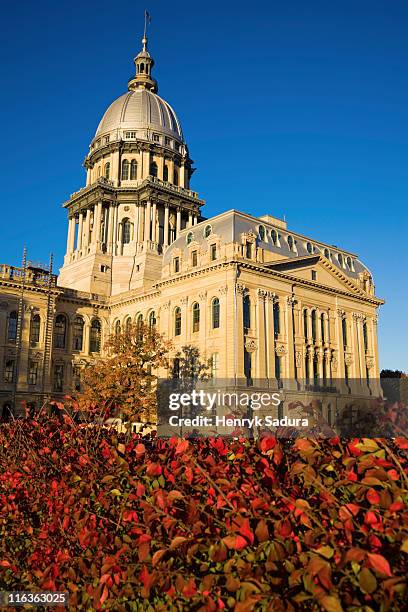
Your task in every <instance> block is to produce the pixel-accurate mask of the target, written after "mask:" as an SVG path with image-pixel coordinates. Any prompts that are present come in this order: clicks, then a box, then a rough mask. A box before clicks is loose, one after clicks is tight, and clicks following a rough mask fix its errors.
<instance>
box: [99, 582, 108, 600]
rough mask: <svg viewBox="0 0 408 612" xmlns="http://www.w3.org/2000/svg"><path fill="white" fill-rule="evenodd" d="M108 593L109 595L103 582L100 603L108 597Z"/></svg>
mask: <svg viewBox="0 0 408 612" xmlns="http://www.w3.org/2000/svg"><path fill="white" fill-rule="evenodd" d="M108 595H109V591H108V587H107V586H106V584H105V586H104V587H103V592H102V595H101V599H100V601H101V604H103V602H104V601H106V600H107V599H108Z"/></svg>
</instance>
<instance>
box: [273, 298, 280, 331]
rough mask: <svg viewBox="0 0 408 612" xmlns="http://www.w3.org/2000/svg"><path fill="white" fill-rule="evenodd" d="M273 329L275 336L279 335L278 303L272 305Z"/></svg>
mask: <svg viewBox="0 0 408 612" xmlns="http://www.w3.org/2000/svg"><path fill="white" fill-rule="evenodd" d="M273 328H274V331H275V334H280V331H281V329H280V307H279V303H278V302H275V303H274V305H273Z"/></svg>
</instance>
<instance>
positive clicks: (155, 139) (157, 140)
mask: <svg viewBox="0 0 408 612" xmlns="http://www.w3.org/2000/svg"><path fill="white" fill-rule="evenodd" d="M153 141H154V142H160V136H159V134H153Z"/></svg>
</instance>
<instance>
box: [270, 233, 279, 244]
mask: <svg viewBox="0 0 408 612" xmlns="http://www.w3.org/2000/svg"><path fill="white" fill-rule="evenodd" d="M271 238H272V242H273V244H274V245H275V246H278V233H277V231H276V230H274V229H273V230H271Z"/></svg>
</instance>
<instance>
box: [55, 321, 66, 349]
mask: <svg viewBox="0 0 408 612" xmlns="http://www.w3.org/2000/svg"><path fill="white" fill-rule="evenodd" d="M66 338H67V318H66V316H65V315H63V314H59V315H57V318H56V319H55V331H54V347H55V348H60V349H63V348H65V342H66Z"/></svg>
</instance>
